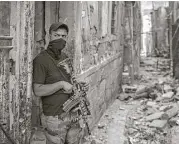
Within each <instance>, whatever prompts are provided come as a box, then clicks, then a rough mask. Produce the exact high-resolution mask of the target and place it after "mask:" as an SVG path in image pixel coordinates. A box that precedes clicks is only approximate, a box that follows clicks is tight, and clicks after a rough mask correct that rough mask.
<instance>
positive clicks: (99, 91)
mask: <svg viewBox="0 0 179 144" xmlns="http://www.w3.org/2000/svg"><path fill="white" fill-rule="evenodd" d="M76 7H78V8H77V9H78V11H77V12H76V17H75V18H76V19H75V20H76V23H75V24H79V25H78V27H77V28H76V32H75V36H76V37H75V39H76V41H75V67H76V74H77V78H78V79H79V80H84V81H86V82H88V83H89V85H90V88H89V91H88V95H87V97H88V99H89V101H90V109H91V112H92V118H91V119H89V122H90V127H91V128H92V127H93V126H94V124H95V123H96V122H97V121H98V120H99V118H100V117H101V116H102V114H103V113H104V111H105V110H106V109H107V107H108V106H109V105H110V104H111V103H112V102H113V101H114V99H115V98H116V97H115V96H116V94H117V93H119V92H120V88H121V77H122V68H123V45H124V44H123V37H124V36H123V22H124V2H112V1H111V2H82V3H78V4H77V5H76ZM78 15H79V16H78Z"/></svg>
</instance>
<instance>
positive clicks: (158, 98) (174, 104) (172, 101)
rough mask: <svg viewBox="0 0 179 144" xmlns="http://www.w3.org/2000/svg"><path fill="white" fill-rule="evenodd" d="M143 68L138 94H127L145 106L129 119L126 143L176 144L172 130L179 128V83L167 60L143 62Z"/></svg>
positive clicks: (136, 110) (134, 110) (129, 115)
mask: <svg viewBox="0 0 179 144" xmlns="http://www.w3.org/2000/svg"><path fill="white" fill-rule="evenodd" d="M142 69H144V71H143V75H142V79H141V80H140V82H139V83H138V85H137V86H136V85H135V87H137V89H136V91H135V92H133V94H130V93H125V91H123V92H124V93H125V94H124V95H128V96H129V95H131V96H132V100H136V101H140V103H141V105H140V106H139V107H137V108H136V109H132V110H131V111H130V112H129V114H128V116H127V122H126V129H125V136H126V137H127V140H126V144H148V143H150V144H173V143H172V134H171V133H172V129H174V128H175V127H177V126H178V127H179V114H178V112H179V83H178V81H176V80H174V79H172V78H171V77H170V73H169V72H168V71H169V67H168V61H167V60H160V61H159V60H157V61H155V62H154V63H149V62H148V64H147V62H143V63H142ZM164 72H165V73H164ZM166 73H167V75H166ZM164 75H165V76H164ZM124 87H125V86H124ZM128 87H130V85H129V84H128ZM131 87H132V86H131ZM125 97H127V96H125ZM119 99H120V98H119ZM123 100H129V99H123ZM136 117H137V118H136Z"/></svg>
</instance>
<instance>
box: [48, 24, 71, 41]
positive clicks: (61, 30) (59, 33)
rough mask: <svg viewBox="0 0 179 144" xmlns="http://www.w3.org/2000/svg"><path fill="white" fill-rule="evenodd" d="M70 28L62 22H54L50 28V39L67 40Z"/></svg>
mask: <svg viewBox="0 0 179 144" xmlns="http://www.w3.org/2000/svg"><path fill="white" fill-rule="evenodd" d="M68 32H69V29H68V26H67V25H66V24H64V23H62V22H57V23H53V24H52V25H51V26H50V29H49V35H50V41H54V40H57V39H63V40H65V41H66V40H67V35H68Z"/></svg>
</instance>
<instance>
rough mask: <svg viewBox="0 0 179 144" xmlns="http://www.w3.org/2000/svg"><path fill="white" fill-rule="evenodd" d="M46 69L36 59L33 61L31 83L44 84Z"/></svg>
mask: <svg viewBox="0 0 179 144" xmlns="http://www.w3.org/2000/svg"><path fill="white" fill-rule="evenodd" d="M45 77H46V69H45V66H44V65H43V64H41V63H40V62H38V61H34V62H33V83H37V84H45Z"/></svg>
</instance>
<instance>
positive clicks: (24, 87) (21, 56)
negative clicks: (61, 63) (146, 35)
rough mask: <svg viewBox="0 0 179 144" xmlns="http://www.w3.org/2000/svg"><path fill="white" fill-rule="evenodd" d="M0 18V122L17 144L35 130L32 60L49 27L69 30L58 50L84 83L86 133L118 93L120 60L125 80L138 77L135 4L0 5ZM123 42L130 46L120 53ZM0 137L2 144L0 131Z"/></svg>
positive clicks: (138, 22) (46, 39) (137, 5)
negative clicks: (87, 105)
mask: <svg viewBox="0 0 179 144" xmlns="http://www.w3.org/2000/svg"><path fill="white" fill-rule="evenodd" d="M126 9H127V10H126ZM126 11H127V12H126ZM126 15H128V16H127V17H126ZM125 17H126V18H125ZM0 19H1V22H0V32H1V36H0V67H1V70H0V117H1V121H0V122H1V125H2V126H3V127H4V129H5V130H6V131H7V132H8V134H9V135H10V137H11V138H12V139H14V140H15V142H16V143H17V144H27V143H29V139H30V136H31V131H32V129H33V128H34V127H38V126H39V115H40V113H41V110H40V100H39V99H38V98H36V97H35V96H34V95H33V92H32V75H33V73H32V70H33V66H32V62H33V59H34V58H35V56H37V55H38V53H40V52H41V51H42V50H44V49H46V47H47V45H48V42H49V36H48V30H49V27H50V25H51V24H52V23H54V22H58V21H62V22H64V23H66V24H67V25H68V26H69V29H70V32H69V37H68V45H67V48H66V49H65V50H64V52H65V53H66V54H67V55H68V56H69V57H72V58H73V67H74V71H75V76H76V78H77V79H78V80H79V81H85V82H87V83H89V91H88V95H87V97H88V99H89V102H90V110H91V115H92V116H91V117H90V118H89V119H88V122H89V125H90V129H92V128H93V127H94V125H95V124H96V123H97V122H98V121H99V119H100V117H101V116H102V114H103V113H104V111H105V110H106V109H107V108H108V106H110V104H111V103H112V102H113V101H114V100H115V99H116V94H117V93H120V92H121V84H122V72H123V61H127V60H128V59H130V62H129V66H130V67H132V70H131V71H132V72H131V77H134V74H137V73H138V68H139V54H140V49H141V37H140V31H141V15H140V2H129V3H128V2H122V1H120V2H119V1H110V2H107V1H100V2H92V1H91V2H85V1H84V2H64V1H63V2H60V1H58V2H57V1H53V2H47V1H45V2H41V1H38V2H30V1H24V2H20V1H19V2H15V1H13V2H0ZM126 21H127V22H126ZM125 23H128V27H130V29H129V28H125V27H126V24H125ZM125 30H128V32H125ZM126 35H129V38H126V37H127V36H126ZM125 43H128V44H130V46H129V47H128V46H127V47H126V48H125V50H123V49H124V44H125ZM127 49H128V50H127ZM127 51H130V54H129V53H128V52H127ZM123 54H124V57H126V58H125V59H124V60H123V58H124V57H123ZM131 65H132V66H131ZM0 139H1V140H2V141H1V142H3V143H7V141H8V140H7V138H6V136H5V135H4V134H3V132H2V131H0Z"/></svg>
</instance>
